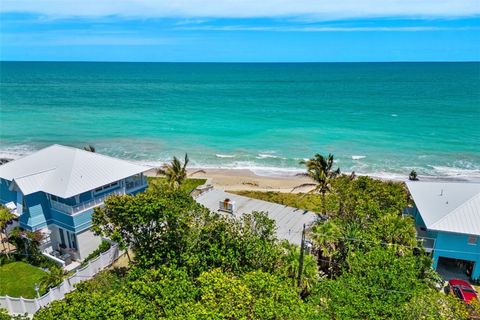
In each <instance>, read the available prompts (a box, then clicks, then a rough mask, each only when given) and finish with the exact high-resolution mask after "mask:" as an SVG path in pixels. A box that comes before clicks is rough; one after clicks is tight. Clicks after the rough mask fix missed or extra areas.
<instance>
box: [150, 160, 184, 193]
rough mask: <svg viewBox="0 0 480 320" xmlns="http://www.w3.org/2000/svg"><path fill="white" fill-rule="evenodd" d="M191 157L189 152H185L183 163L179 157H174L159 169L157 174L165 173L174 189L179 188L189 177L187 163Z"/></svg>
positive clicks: (168, 182)
mask: <svg viewBox="0 0 480 320" xmlns="http://www.w3.org/2000/svg"><path fill="white" fill-rule="evenodd" d="M188 162H189V159H188V154H186V153H185V160H184V162H183V164H182V163H181V162H180V160H178V158H177V157H173V160H172V161H171V162H170V163H165V164H164V165H163V166H162V167H161V168H159V169H157V174H161V175H164V176H165V178H166V179H167V184H168V185H169V186H170V187H171V188H172V189H175V190H176V189H178V188H180V186H181V185H182V184H183V183H184V182H185V180H186V179H187V165H188Z"/></svg>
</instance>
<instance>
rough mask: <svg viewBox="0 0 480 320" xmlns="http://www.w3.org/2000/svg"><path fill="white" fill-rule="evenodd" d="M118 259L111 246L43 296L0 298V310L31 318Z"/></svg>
mask: <svg viewBox="0 0 480 320" xmlns="http://www.w3.org/2000/svg"><path fill="white" fill-rule="evenodd" d="M118 257H119V251H118V245H116V244H115V245H112V247H111V248H110V249H109V250H108V251H106V252H104V253H101V254H100V256H99V257H97V258H95V259H93V260H91V261H89V262H88V264H87V265H86V266H85V267H83V268H81V269H78V270H77V272H75V274H74V275H73V276H71V277H69V278H67V279H65V280H63V282H62V283H61V284H59V285H58V286H56V287H54V288H52V289H50V290H49V291H48V292H47V293H45V294H44V295H43V296H41V297H39V298H35V299H25V298H23V297H20V298H13V297H9V296H0V308H4V309H6V310H7V311H8V313H9V314H11V315H18V314H22V315H23V314H25V313H27V314H28V315H30V316H32V315H33V314H34V313H36V312H37V311H38V310H39V309H40V308H42V307H45V306H47V305H49V304H50V303H51V302H52V301H55V300H61V299H63V298H65V295H66V294H67V293H69V292H71V291H73V290H74V289H75V284H77V283H79V282H81V281H85V280H89V279H91V278H93V277H94V276H95V275H96V274H97V273H99V272H100V271H102V270H103V269H105V268H106V267H108V266H110V265H111V264H112V263H113V262H114V261H115V260H117V258H118Z"/></svg>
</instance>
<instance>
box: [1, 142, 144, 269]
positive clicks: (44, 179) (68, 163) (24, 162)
mask: <svg viewBox="0 0 480 320" xmlns="http://www.w3.org/2000/svg"><path fill="white" fill-rule="evenodd" d="M147 170H149V168H148V167H144V166H141V165H138V164H134V163H130V162H128V161H124V160H120V159H116V158H112V157H108V156H105V155H101V154H98V153H93V152H88V151H85V150H80V149H76V148H72V147H66V146H61V145H52V146H50V147H47V148H45V149H42V150H40V151H37V152H35V153H33V154H31V155H28V156H25V157H23V158H19V159H17V160H14V161H11V162H9V163H7V164H4V165H1V166H0V202H1V203H2V204H4V205H6V206H7V207H8V208H10V209H11V210H12V212H13V213H15V214H16V215H17V216H18V222H19V225H20V227H21V228H24V229H26V230H29V231H40V232H42V234H43V236H44V238H43V240H42V244H41V250H42V251H43V252H44V254H46V255H48V256H53V257H54V259H55V258H56V259H57V260H58V259H59V260H65V261H67V264H68V263H69V262H70V261H71V260H78V261H81V260H83V259H84V258H86V257H87V256H88V255H89V254H90V253H92V252H93V251H94V250H95V249H96V248H97V247H98V246H99V244H100V242H101V238H100V237H98V236H96V235H94V234H93V232H92V231H90V227H91V225H92V213H93V209H94V208H95V207H98V206H101V205H103V203H104V201H105V199H106V198H107V197H109V196H111V195H122V194H136V193H138V192H142V191H144V190H145V189H146V187H147V179H146V177H145V176H144V172H145V171H147Z"/></svg>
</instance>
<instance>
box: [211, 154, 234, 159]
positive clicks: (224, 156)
mask: <svg viewBox="0 0 480 320" xmlns="http://www.w3.org/2000/svg"><path fill="white" fill-rule="evenodd" d="M215 157H217V158H235V155H234V154H220V153H216V154H215Z"/></svg>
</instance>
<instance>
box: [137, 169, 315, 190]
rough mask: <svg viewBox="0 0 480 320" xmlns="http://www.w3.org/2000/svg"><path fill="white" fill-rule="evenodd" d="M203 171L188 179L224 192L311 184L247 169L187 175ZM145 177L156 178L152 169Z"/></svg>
mask: <svg viewBox="0 0 480 320" xmlns="http://www.w3.org/2000/svg"><path fill="white" fill-rule="evenodd" d="M198 170H203V171H204V172H198V173H195V174H193V175H191V176H190V177H192V178H204V179H209V181H208V183H210V184H212V185H213V186H214V187H216V188H221V189H225V190H231V191H236V190H257V191H280V192H292V189H293V188H294V187H296V186H299V185H301V184H304V183H309V182H311V180H310V179H308V178H307V177H303V176H275V177H271V176H269V177H267V176H259V175H256V174H255V173H254V172H252V171H250V170H247V169H198V168H196V169H190V170H189V174H192V173H194V172H195V171H198ZM146 175H147V176H156V174H155V170H154V169H152V170H150V171H148V172H147V173H146ZM310 189H311V187H302V188H298V189H295V190H294V191H293V192H306V191H308V190H310Z"/></svg>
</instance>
